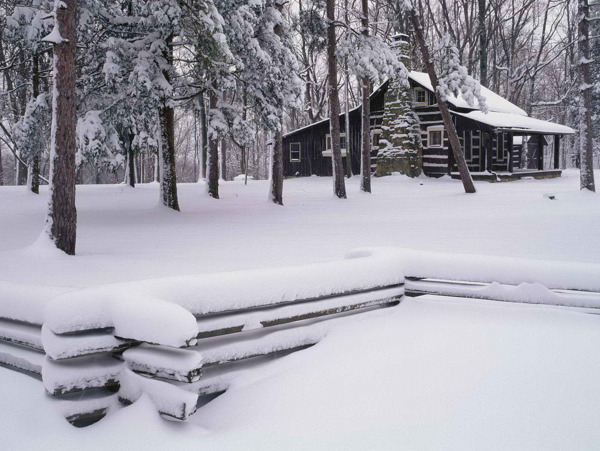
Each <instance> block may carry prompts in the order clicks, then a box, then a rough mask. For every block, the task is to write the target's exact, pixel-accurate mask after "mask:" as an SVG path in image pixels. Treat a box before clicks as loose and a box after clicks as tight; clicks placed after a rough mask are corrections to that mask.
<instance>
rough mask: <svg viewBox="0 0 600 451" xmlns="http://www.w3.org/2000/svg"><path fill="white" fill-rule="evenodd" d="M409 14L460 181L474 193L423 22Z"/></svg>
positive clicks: (414, 14) (415, 15) (415, 13)
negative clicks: (441, 93)
mask: <svg viewBox="0 0 600 451" xmlns="http://www.w3.org/2000/svg"><path fill="white" fill-rule="evenodd" d="M409 14H410V20H411V22H412V24H413V29H414V33H415V37H416V38H417V44H418V45H419V49H420V50H421V54H422V55H423V61H424V63H425V67H426V69H427V73H428V74H429V78H430V80H431V86H432V87H433V92H434V94H435V98H436V100H437V103H438V107H439V109H440V113H441V114H442V119H443V120H444V127H445V128H446V132H447V133H448V140H449V141H450V146H451V147H452V152H453V154H454V160H455V161H456V165H457V166H458V172H459V173H460V179H461V181H462V183H463V186H464V188H465V192H466V193H474V192H475V185H474V184H473V179H472V178H471V174H470V173H469V167H468V166H467V162H466V160H465V154H464V153H463V150H462V147H461V145H460V141H459V140H458V134H457V133H456V127H455V126H454V122H452V117H451V116H450V111H449V110H448V104H447V103H446V102H445V101H443V100H442V99H441V96H440V94H439V92H438V78H437V75H436V73H435V68H434V67H433V60H432V58H431V55H430V54H429V47H428V46H427V43H426V42H425V38H424V36H423V28H422V26H421V21H420V19H419V17H418V16H417V12H416V11H415V10H414V9H411V10H410V11H409Z"/></svg>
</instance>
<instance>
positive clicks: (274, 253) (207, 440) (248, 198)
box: [0, 171, 600, 449]
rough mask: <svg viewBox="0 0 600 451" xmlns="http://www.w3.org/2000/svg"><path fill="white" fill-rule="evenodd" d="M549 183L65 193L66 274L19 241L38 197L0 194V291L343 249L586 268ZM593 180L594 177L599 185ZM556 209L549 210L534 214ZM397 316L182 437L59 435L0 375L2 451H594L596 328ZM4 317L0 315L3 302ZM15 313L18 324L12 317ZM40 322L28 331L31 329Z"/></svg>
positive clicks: (141, 413)
mask: <svg viewBox="0 0 600 451" xmlns="http://www.w3.org/2000/svg"><path fill="white" fill-rule="evenodd" d="M578 175H579V174H578V173H577V172H575V171H567V173H566V174H565V176H563V178H561V179H558V180H543V181H519V182H511V183H506V184H488V183H477V184H476V185H477V188H478V193H477V194H476V195H465V194H463V193H462V190H461V185H460V182H458V181H452V180H448V179H442V180H432V179H425V178H421V179H417V180H409V179H406V178H404V177H388V178H385V179H377V180H375V181H374V193H373V194H372V195H366V194H362V193H359V192H358V188H357V187H358V182H359V179H358V178H357V177H354V178H353V179H351V180H350V182H349V196H350V198H349V199H348V200H346V201H340V200H337V199H334V198H333V197H332V195H331V191H332V189H331V183H332V182H331V179H328V178H309V179H295V180H288V181H286V183H285V187H284V196H285V202H286V206H285V207H283V208H281V207H276V206H273V205H270V204H268V203H267V201H266V192H267V190H268V184H267V182H250V184H249V185H248V186H244V185H243V184H242V183H240V182H231V183H225V184H222V186H221V197H222V199H221V200H219V201H216V200H213V199H210V198H207V197H206V196H205V194H204V187H203V186H200V185H180V187H179V191H180V196H181V198H180V204H181V206H182V212H181V213H174V212H170V211H167V210H165V209H164V208H162V207H157V200H158V186H157V185H155V184H150V185H145V186H138V187H136V188H135V189H131V188H129V187H125V186H114V185H113V186H81V187H78V192H77V195H78V198H77V202H78V213H79V228H78V249H77V251H78V256H77V257H66V256H63V255H61V254H59V253H57V252H54V251H52V250H50V249H48V247H47V246H45V245H44V244H43V241H40V242H36V238H37V237H38V236H39V234H40V232H41V229H42V226H43V219H44V211H45V205H46V196H47V191H45V190H42V195H41V196H39V197H38V196H35V195H32V194H29V193H27V192H26V191H25V189H24V188H23V187H19V188H15V187H0V212H1V213H2V215H1V217H0V288H2V283H3V282H4V283H5V284H7V285H5V286H8V284H11V287H9V288H10V291H11V292H12V293H22V291H21V290H20V289H19V288H18V286H17V288H15V285H14V284H23V285H25V286H26V287H27V289H32V288H34V287H36V286H40V285H42V286H43V285H52V286H55V287H56V288H53V289H52V291H51V292H49V293H48V295H49V296H50V295H53V294H55V293H57V292H59V291H64V290H69V289H73V288H78V287H90V286H94V285H100V284H106V283H113V282H127V281H132V280H140V279H149V278H155V277H164V276H184V275H193V274H199V273H210V272H215V271H224V270H227V271H230V270H238V269H251V268H265V267H280V266H282V265H295V264H301V263H310V262H317V261H330V260H336V259H340V258H342V257H343V256H344V254H345V253H346V251H347V250H348V249H351V248H355V247H360V246H400V247H404V248H411V249H415V250H428V251H436V252H438V251H442V252H450V253H452V252H461V253H476V254H483V255H490V256H491V255H499V256H506V257H524V258H535V259H541V260H549V259H551V260H567V261H579V262H594V263H597V262H598V261H599V258H598V255H600V233H599V228H598V224H599V223H600V202H599V201H598V197H597V196H596V195H594V194H590V193H585V192H579V190H578V183H579V179H578ZM598 175H599V176H600V174H598ZM547 194H553V195H554V197H555V200H551V199H549V198H548V196H546V195H547ZM428 299H429V300H426V299H422V300H418V301H415V300H406V301H405V302H403V303H402V304H401V305H400V306H399V307H395V308H393V309H386V310H381V311H375V312H371V313H368V314H364V315H359V316H357V317H355V318H352V319H351V321H347V322H345V323H344V324H345V325H344V327H343V328H338V329H334V331H333V332H330V333H329V334H328V335H327V337H326V338H325V339H324V340H323V341H322V342H321V343H319V344H318V345H317V346H315V347H313V348H311V349H308V350H305V351H302V352H300V353H296V354H293V355H290V356H287V357H285V358H283V359H280V360H278V361H274V362H271V363H268V364H266V365H263V366H259V367H257V368H256V369H254V370H252V371H247V372H246V373H242V374H241V375H240V376H239V378H237V379H236V380H234V381H233V383H232V384H233V385H232V386H231V387H230V389H229V390H228V392H227V393H226V394H225V395H222V396H221V397H219V398H217V399H216V400H214V401H213V402H211V403H209V404H207V405H206V406H204V407H202V408H201V409H200V410H199V411H198V412H197V413H196V414H195V415H194V416H192V417H191V419H190V420H189V421H188V422H187V423H185V424H180V423H173V422H167V421H163V420H161V419H160V418H158V416H157V414H156V413H155V409H154V407H152V405H151V404H149V403H151V401H150V399H148V398H147V397H145V396H142V398H141V399H140V400H138V401H137V402H136V403H135V404H134V405H133V406H132V407H128V408H121V409H119V408H118V407H115V409H114V410H117V411H116V412H114V413H113V414H112V415H110V416H109V418H107V419H106V420H103V421H101V422H100V423H98V424H97V425H95V426H92V427H89V428H86V429H85V430H77V429H74V428H72V427H71V426H69V425H68V424H67V423H66V422H65V421H64V419H63V418H62V417H61V414H59V413H58V412H57V407H56V402H54V401H53V400H51V399H50V398H48V397H47V396H45V395H44V393H43V390H42V385H41V383H40V382H38V381H35V380H33V379H30V378H27V377H25V376H23V375H20V374H16V373H13V372H10V371H7V370H4V369H2V368H0V381H2V382H3V383H1V384H0V400H2V402H0V419H1V421H0V443H2V446H3V448H5V449H40V448H46V449H47V448H61V449H75V448H77V449H81V448H82V447H85V448H89V449H107V448H111V447H112V448H114V449H139V448H147V449H164V448H174V447H178V448H180V449H192V448H194V449H242V448H243V449H248V448H252V449H258V448H260V449H281V448H283V447H285V448H291V449H294V448H302V449H307V448H313V449H366V448H376V449H439V448H444V449H449V448H454V449H481V448H486V449H493V448H495V449H523V448H527V449H532V448H539V449H585V448H588V449H595V448H598V447H599V446H600V433H599V432H598V429H597V424H598V420H600V414H599V413H598V412H599V411H598V409H597V406H598V405H599V402H600V385H599V384H598V383H597V374H598V370H599V369H600V355H599V354H598V353H597V349H596V348H597V343H598V342H599V339H600V327H599V326H600V316H596V315H586V314H582V313H575V312H567V311H564V310H558V309H555V308H551V307H539V306H523V305H504V304H503V305H498V304H495V303H491V302H485V301H472V302H471V301H460V302H453V301H450V300H439V299H437V300H436V299H435V298H433V297H429V298H428ZM0 302H1V303H3V304H4V303H6V302H7V300H6V299H0ZM13 310H14V314H15V315H17V316H18V315H24V314H27V311H25V310H24V309H23V308H15V309H13ZM38 320H39V319H38Z"/></svg>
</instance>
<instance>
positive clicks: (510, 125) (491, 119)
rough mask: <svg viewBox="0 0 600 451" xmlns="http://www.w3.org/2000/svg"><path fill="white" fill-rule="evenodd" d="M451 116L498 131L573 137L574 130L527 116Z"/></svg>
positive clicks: (465, 114) (460, 114) (456, 113)
mask: <svg viewBox="0 0 600 451" xmlns="http://www.w3.org/2000/svg"><path fill="white" fill-rule="evenodd" d="M451 113H452V114H455V115H458V116H462V117H465V118H467V119H470V120H472V121H475V122H479V123H480V124H484V125H487V126H489V127H493V128H494V129H497V130H498V131H508V132H513V133H515V132H516V133H522V134H528V133H538V134H543V135H573V134H575V130H573V129H572V128H571V127H567V126H566V125H561V124H555V123H554V122H549V121H543V120H541V119H535V118H533V117H529V116H521V115H518V114H510V113H498V112H490V113H487V114H485V113H483V112H482V111H470V112H468V113H458V112H456V111H451Z"/></svg>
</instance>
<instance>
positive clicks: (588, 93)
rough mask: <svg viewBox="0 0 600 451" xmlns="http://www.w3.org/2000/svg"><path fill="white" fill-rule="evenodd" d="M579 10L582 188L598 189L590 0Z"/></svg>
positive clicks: (581, 4)
mask: <svg viewBox="0 0 600 451" xmlns="http://www.w3.org/2000/svg"><path fill="white" fill-rule="evenodd" d="M578 2H579V3H578V12H579V14H578V15H579V24H578V31H579V33H578V34H579V39H578V43H577V46H578V49H579V70H580V73H581V83H580V85H579V91H580V100H579V102H580V103H579V155H580V159H581V166H580V168H581V170H580V171H581V172H580V174H581V177H580V188H581V189H587V190H590V191H596V186H595V183H594V154H593V149H592V137H593V136H592V87H593V82H592V73H591V70H590V64H591V62H592V61H591V59H590V30H589V17H590V6H589V3H588V0H578Z"/></svg>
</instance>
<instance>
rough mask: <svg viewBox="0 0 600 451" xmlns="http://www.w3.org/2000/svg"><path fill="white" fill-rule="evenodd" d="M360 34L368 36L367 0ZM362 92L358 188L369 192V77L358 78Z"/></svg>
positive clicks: (363, 8)
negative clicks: (359, 177)
mask: <svg viewBox="0 0 600 451" xmlns="http://www.w3.org/2000/svg"><path fill="white" fill-rule="evenodd" d="M361 27H362V34H363V35H364V36H365V37H367V36H369V0H362V17H361ZM360 83H361V92H362V117H361V120H362V139H361V148H360V155H361V156H360V158H361V165H360V171H361V179H360V189H361V190H362V191H365V192H367V193H370V192H371V105H370V103H371V99H370V94H371V83H370V80H369V77H362V78H361V80H360Z"/></svg>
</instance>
